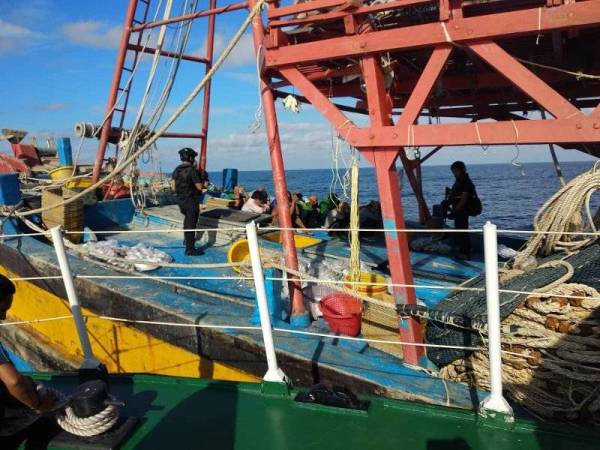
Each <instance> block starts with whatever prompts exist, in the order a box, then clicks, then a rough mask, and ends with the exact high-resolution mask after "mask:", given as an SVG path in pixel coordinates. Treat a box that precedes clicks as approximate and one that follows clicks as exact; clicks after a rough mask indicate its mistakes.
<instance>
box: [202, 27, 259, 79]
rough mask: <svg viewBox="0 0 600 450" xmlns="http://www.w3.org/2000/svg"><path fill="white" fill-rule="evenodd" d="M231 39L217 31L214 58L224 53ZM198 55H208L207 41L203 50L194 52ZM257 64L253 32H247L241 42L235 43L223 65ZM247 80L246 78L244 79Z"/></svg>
mask: <svg viewBox="0 0 600 450" xmlns="http://www.w3.org/2000/svg"><path fill="white" fill-rule="evenodd" d="M230 41H231V37H230V36H225V35H224V34H222V33H218V32H217V33H215V42H214V56H215V57H214V60H215V61H216V60H217V58H218V57H219V56H220V55H221V53H223V50H225V48H226V47H227V45H229V42H230ZM193 54H194V55H196V56H205V55H206V42H205V43H204V46H203V47H202V49H201V50H198V51H196V52H194V53H193ZM249 64H252V65H255V64H256V54H255V53H254V43H253V41H252V34H250V33H246V34H244V35H243V36H242V37H241V39H240V40H239V42H238V43H237V44H236V45H235V47H234V48H233V50H232V51H231V53H230V54H229V56H227V59H226V60H225V63H224V64H223V67H240V66H246V65H249ZM242 81H246V80H242Z"/></svg>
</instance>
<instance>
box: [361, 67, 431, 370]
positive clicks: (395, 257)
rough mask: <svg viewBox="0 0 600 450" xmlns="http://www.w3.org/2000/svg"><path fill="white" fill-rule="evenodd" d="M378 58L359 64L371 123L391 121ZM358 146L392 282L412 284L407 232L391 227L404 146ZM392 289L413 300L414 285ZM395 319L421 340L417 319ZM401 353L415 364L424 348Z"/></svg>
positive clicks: (398, 212)
mask: <svg viewBox="0 0 600 450" xmlns="http://www.w3.org/2000/svg"><path fill="white" fill-rule="evenodd" d="M378 59H379V58H376V57H374V56H369V57H366V58H363V61H362V67H363V78H364V80H365V85H366V92H367V102H368V105H369V118H370V119H371V124H372V125H375V126H384V125H387V124H391V123H392V117H391V112H392V107H391V104H390V103H391V102H390V101H389V98H388V95H387V92H386V89H385V81H384V78H383V73H382V72H381V69H380V67H379V61H378ZM359 150H361V151H364V152H363V154H365V156H367V157H368V158H369V159H370V161H371V162H372V163H373V165H374V166H375V175H376V178H377V189H378V192H379V200H380V202H381V215H382V216H383V227H384V229H385V230H386V231H385V245H386V248H387V254H388V261H389V268H390V274H391V276H392V282H393V283H394V284H399V285H412V284H414V279H413V275H412V268H411V264H410V253H409V248H408V238H407V235H406V233H397V232H396V231H391V230H397V229H404V228H405V223H404V211H403V208H402V195H401V191H400V189H401V187H400V184H399V183H398V175H397V174H396V164H395V161H396V158H397V157H398V152H399V151H400V152H404V150H403V149H399V148H398V147H389V148H386V149H381V150H379V151H376V152H371V151H370V149H368V148H367V149H364V148H362V149H359ZM411 174H412V172H411ZM393 292H394V297H395V300H396V303H404V304H409V305H414V304H416V303H417V296H416V294H415V289H414V288H412V287H400V286H395V287H394V289H393ZM399 323H400V338H401V339H402V340H403V341H406V342H415V343H420V342H423V336H422V333H421V326H420V324H419V322H418V321H417V320H415V319H414V318H406V319H404V318H402V319H400V322H399ZM402 354H403V357H404V360H405V361H406V362H407V363H409V364H413V365H419V363H420V362H421V358H422V357H423V356H424V354H425V352H424V351H423V348H422V347H416V346H414V345H403V346H402Z"/></svg>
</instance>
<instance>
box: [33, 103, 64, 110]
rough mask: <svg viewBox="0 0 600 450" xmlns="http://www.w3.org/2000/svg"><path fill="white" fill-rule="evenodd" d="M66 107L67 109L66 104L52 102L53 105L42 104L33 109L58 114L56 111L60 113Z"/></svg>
mask: <svg viewBox="0 0 600 450" xmlns="http://www.w3.org/2000/svg"><path fill="white" fill-rule="evenodd" d="M64 107H65V104H64V103H58V102H52V103H45V104H41V105H35V106H34V108H33V109H34V110H35V111H41V112H56V111H60V110H61V109H64Z"/></svg>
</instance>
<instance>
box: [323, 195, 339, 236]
mask: <svg viewBox="0 0 600 450" xmlns="http://www.w3.org/2000/svg"><path fill="white" fill-rule="evenodd" d="M339 204H340V200H339V199H338V197H337V195H335V193H333V192H332V193H331V194H329V195H328V196H327V197H325V198H324V199H323V200H321V203H319V214H320V215H321V220H322V221H325V218H326V217H327V214H329V212H330V211H333V210H334V209H336V208H337V207H338V205H339ZM326 228H327V226H326Z"/></svg>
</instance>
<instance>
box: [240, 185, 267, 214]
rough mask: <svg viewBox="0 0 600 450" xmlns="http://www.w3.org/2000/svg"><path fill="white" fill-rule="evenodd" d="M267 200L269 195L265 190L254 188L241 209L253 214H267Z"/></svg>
mask: <svg viewBox="0 0 600 450" xmlns="http://www.w3.org/2000/svg"><path fill="white" fill-rule="evenodd" d="M268 201H269V197H268V195H267V193H266V192H265V191H260V190H256V191H254V192H253V193H252V195H251V196H250V198H249V199H248V201H247V202H246V203H244V206H242V211H245V212H251V213H255V214H268V212H269V205H268Z"/></svg>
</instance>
